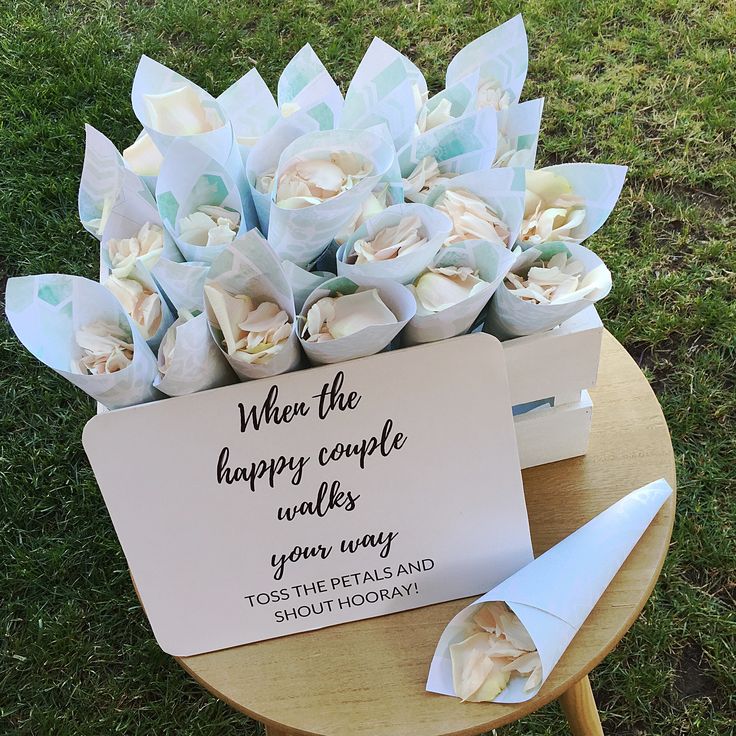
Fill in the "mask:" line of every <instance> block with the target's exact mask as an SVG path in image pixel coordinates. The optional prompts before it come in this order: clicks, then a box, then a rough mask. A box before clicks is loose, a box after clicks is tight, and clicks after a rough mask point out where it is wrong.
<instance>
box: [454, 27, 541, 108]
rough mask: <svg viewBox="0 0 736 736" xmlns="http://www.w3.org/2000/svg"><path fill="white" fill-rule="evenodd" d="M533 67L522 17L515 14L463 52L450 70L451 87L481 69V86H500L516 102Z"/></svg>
mask: <svg viewBox="0 0 736 736" xmlns="http://www.w3.org/2000/svg"><path fill="white" fill-rule="evenodd" d="M528 66H529V49H528V44H527V39H526V30H525V29H524V21H523V19H522V17H521V15H515V16H514V17H513V18H511V19H510V20H507V21H506V22H505V23H502V24H501V25H500V26H498V27H496V28H494V29H493V30H491V31H488V33H486V34H484V35H482V36H481V37H480V38H476V39H475V41H472V42H471V43H469V44H468V45H467V46H466V47H465V48H463V49H460V51H458V53H457V54H456V55H455V58H454V59H453V60H452V61H451V62H450V63H449V65H448V67H447V76H446V78H445V84H446V86H447V87H449V86H450V85H451V84H453V83H455V82H457V81H458V80H460V79H462V78H463V77H465V76H467V75H468V74H471V73H472V72H474V71H476V70H478V71H479V72H480V83H481V85H482V84H483V83H484V82H492V83H497V84H498V86H499V88H500V89H501V90H506V91H508V93H509V94H510V96H511V98H512V99H511V101H512V102H518V101H519V99H520V97H521V89H522V87H523V86H524V80H525V79H526V72H527V68H528Z"/></svg>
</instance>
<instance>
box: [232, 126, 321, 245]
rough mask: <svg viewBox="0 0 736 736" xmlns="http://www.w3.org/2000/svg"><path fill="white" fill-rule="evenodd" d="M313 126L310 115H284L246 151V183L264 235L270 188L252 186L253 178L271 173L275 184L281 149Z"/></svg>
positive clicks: (255, 179)
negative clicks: (268, 189) (284, 116)
mask: <svg viewBox="0 0 736 736" xmlns="http://www.w3.org/2000/svg"><path fill="white" fill-rule="evenodd" d="M316 130H318V125H317V123H316V122H315V121H314V120H313V119H312V118H311V117H309V116H308V115H306V114H305V113H295V114H294V115H291V116H290V117H288V118H281V119H280V120H278V121H277V122H276V124H275V125H274V126H273V128H272V129H271V130H270V131H269V132H268V133H267V134H266V135H264V136H263V138H261V140H259V141H258V142H257V143H256V144H255V146H253V148H252V149H251V151H250V153H249V154H248V160H247V161H246V164H245V177H246V180H247V181H248V186H249V187H250V193H251V198H252V199H253V204H254V205H255V210H256V214H257V216H258V223H259V225H260V230H261V232H262V233H263V234H264V235H266V236H268V223H269V220H270V217H271V201H272V199H273V188H272V189H271V191H269V192H261V191H259V189H258V188H257V187H256V182H257V180H258V178H259V177H261V176H263V175H264V174H271V175H273V176H274V184H275V182H276V178H275V177H276V168H277V166H278V165H279V158H280V156H281V154H282V153H283V151H284V149H285V148H286V147H287V146H288V145H289V144H290V143H293V142H294V141H295V140H296V139H297V138H299V137H300V136H303V135H304V134H305V133H310V132H313V131H316Z"/></svg>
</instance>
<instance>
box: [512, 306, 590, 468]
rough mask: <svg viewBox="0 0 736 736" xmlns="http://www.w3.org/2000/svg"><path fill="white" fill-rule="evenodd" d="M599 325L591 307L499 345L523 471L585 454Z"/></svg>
mask: <svg viewBox="0 0 736 736" xmlns="http://www.w3.org/2000/svg"><path fill="white" fill-rule="evenodd" d="M602 337H603V324H602V323H601V320H600V317H599V316H598V313H597V311H596V309H595V307H593V306H591V307H589V308H588V309H585V310H583V311H582V312H580V313H579V314H577V315H576V316H575V317H573V318H571V319H569V320H567V322H564V323H563V324H562V325H560V326H559V327H557V328H555V329H554V330H550V331H549V332H544V333H542V334H540V335H529V336H528V337H519V338H516V339H515V340H508V341H506V342H504V343H503V347H504V351H505V353H506V368H507V371H508V377H509V388H510V390H511V403H512V405H513V406H514V414H515V416H514V423H515V426H516V438H517V442H518V446H519V457H520V460H521V467H522V468H529V467H532V466H534V465H541V464H543V463H550V462H555V461H557V460H565V459H567V458H570V457H577V456H579V455H584V454H585V452H586V451H587V448H588V437H589V435H590V426H591V419H592V414H593V403H592V401H591V399H590V395H589V394H588V391H587V389H589V388H592V387H593V386H595V383H596V379H597V376H598V363H599V361H600V352H601V340H602Z"/></svg>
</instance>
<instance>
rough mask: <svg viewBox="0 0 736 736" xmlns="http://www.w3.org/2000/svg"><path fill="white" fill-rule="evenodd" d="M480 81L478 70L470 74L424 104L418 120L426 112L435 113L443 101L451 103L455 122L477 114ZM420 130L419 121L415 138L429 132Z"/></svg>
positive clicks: (418, 114)
mask: <svg viewBox="0 0 736 736" xmlns="http://www.w3.org/2000/svg"><path fill="white" fill-rule="evenodd" d="M478 79H479V72H478V71H477V70H476V71H475V72H473V73H472V74H468V76H467V77H463V78H462V79H460V80H458V81H457V82H455V83H454V84H451V85H450V86H449V87H445V89H443V90H442V91H440V92H438V93H437V94H436V95H434V96H433V97H430V98H429V99H428V100H427V102H425V103H424V105H423V106H422V108H421V110H420V111H419V112H418V113H417V119H419V118H420V117H421V116H422V114H423V113H424V111H425V110H426V112H427V113H428V114H429V113H432V112H433V111H435V110H436V109H437V107H438V106H439V105H440V103H441V102H443V101H447V102H449V103H450V106H451V107H450V115H451V116H452V118H453V119H455V120H458V119H459V118H462V117H465V116H466V115H470V114H471V113H473V112H475V110H476V100H477V97H478ZM447 122H451V121H447ZM445 124H446V123H445ZM435 127H439V126H435ZM420 130H421V129H420V128H419V122H418V120H417V130H416V131H415V136H416V137H420V136H422V135H426V133H427V132H429V131H424V132H420ZM430 130H431V129H430Z"/></svg>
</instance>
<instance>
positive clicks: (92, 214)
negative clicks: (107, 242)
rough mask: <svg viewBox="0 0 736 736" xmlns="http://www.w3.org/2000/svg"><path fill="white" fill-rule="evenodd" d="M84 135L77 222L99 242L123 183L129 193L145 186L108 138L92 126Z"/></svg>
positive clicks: (87, 127)
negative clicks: (126, 165) (127, 166)
mask: <svg viewBox="0 0 736 736" xmlns="http://www.w3.org/2000/svg"><path fill="white" fill-rule="evenodd" d="M84 131H85V137H86V143H85V148H84V164H83V166H82V178H81V179H80V182H79V194H78V198H77V205H78V210H79V219H80V221H81V223H82V225H83V226H84V229H85V230H87V232H89V233H91V234H92V235H94V236H95V237H96V238H97V239H98V240H101V239H102V236H103V234H104V229H105V225H106V224H107V221H108V220H109V217H110V213H111V212H112V208H113V206H114V205H115V203H116V202H117V200H118V195H119V194H120V190H121V189H122V187H123V183H125V184H126V186H127V189H128V191H130V192H134V191H138V190H139V189H146V186H145V183H144V182H143V180H142V179H141V178H140V177H139V176H138V175H137V174H134V173H133V172H132V171H129V170H128V169H127V168H126V167H125V161H124V160H123V157H122V156H121V155H120V152H119V151H118V149H117V148H116V147H115V144H114V143H113V142H112V141H111V140H110V139H109V138H107V137H106V136H104V135H103V134H102V133H100V131H99V130H96V129H95V128H93V127H92V126H91V125H85V126H84Z"/></svg>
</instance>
